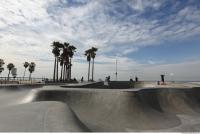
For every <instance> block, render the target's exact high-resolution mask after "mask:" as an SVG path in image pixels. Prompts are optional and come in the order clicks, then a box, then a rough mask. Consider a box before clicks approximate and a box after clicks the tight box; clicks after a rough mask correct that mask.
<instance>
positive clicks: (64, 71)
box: [63, 64, 66, 81]
mask: <svg viewBox="0 0 200 134" xmlns="http://www.w3.org/2000/svg"><path fill="white" fill-rule="evenodd" d="M63 69H64V70H63V81H65V73H66V65H65V64H64V68H63Z"/></svg>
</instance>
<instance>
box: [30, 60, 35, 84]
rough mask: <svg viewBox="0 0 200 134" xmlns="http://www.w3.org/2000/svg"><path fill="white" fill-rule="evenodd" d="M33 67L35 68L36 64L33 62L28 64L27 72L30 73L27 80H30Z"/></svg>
mask: <svg viewBox="0 0 200 134" xmlns="http://www.w3.org/2000/svg"><path fill="white" fill-rule="evenodd" d="M35 66H36V64H35V63H34V62H31V63H30V64H29V68H28V71H29V72H30V75H29V80H31V74H32V73H33V72H34V71H35Z"/></svg>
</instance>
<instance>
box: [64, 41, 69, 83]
mask: <svg viewBox="0 0 200 134" xmlns="http://www.w3.org/2000/svg"><path fill="white" fill-rule="evenodd" d="M63 65H64V69H63V80H68V79H69V78H68V77H67V76H68V75H67V74H68V71H69V70H68V65H69V43H67V42H65V43H64V44H63Z"/></svg>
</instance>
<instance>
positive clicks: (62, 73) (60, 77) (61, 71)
mask: <svg viewBox="0 0 200 134" xmlns="http://www.w3.org/2000/svg"><path fill="white" fill-rule="evenodd" d="M62 76H63V65H62V66H61V74H60V80H61V81H62Z"/></svg>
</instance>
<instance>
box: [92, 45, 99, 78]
mask: <svg viewBox="0 0 200 134" xmlns="http://www.w3.org/2000/svg"><path fill="white" fill-rule="evenodd" d="M97 50H98V49H97V48H95V47H92V48H91V51H92V52H91V58H92V81H94V58H95V56H96V52H97Z"/></svg>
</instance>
